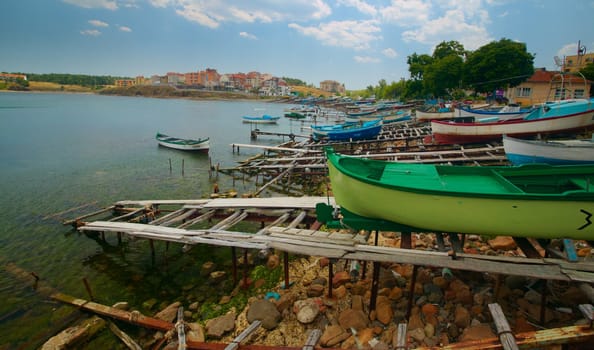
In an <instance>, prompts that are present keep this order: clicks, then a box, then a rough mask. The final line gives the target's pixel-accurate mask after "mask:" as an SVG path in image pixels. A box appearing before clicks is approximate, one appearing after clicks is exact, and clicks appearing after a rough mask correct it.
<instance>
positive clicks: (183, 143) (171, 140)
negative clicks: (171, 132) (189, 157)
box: [155, 133, 210, 152]
mask: <svg viewBox="0 0 594 350" xmlns="http://www.w3.org/2000/svg"><path fill="white" fill-rule="evenodd" d="M155 138H156V140H157V143H158V144H159V145H160V146H163V147H167V148H172V149H177V150H180V151H195V152H208V150H209V149H210V139H209V138H205V139H200V140H191V139H180V138H176V137H171V136H167V135H164V134H160V133H157V136H156V137H155Z"/></svg>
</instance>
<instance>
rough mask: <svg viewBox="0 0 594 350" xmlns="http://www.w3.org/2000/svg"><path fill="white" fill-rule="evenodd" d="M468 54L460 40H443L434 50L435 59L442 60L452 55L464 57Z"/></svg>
mask: <svg viewBox="0 0 594 350" xmlns="http://www.w3.org/2000/svg"><path fill="white" fill-rule="evenodd" d="M466 54H467V52H466V50H464V46H463V45H462V44H460V43H459V42H457V41H455V40H453V41H442V42H441V43H439V44H438V45H437V46H436V47H435V50H433V59H434V60H440V59H442V58H445V57H447V56H450V55H456V56H460V57H462V58H463V57H464V56H466Z"/></svg>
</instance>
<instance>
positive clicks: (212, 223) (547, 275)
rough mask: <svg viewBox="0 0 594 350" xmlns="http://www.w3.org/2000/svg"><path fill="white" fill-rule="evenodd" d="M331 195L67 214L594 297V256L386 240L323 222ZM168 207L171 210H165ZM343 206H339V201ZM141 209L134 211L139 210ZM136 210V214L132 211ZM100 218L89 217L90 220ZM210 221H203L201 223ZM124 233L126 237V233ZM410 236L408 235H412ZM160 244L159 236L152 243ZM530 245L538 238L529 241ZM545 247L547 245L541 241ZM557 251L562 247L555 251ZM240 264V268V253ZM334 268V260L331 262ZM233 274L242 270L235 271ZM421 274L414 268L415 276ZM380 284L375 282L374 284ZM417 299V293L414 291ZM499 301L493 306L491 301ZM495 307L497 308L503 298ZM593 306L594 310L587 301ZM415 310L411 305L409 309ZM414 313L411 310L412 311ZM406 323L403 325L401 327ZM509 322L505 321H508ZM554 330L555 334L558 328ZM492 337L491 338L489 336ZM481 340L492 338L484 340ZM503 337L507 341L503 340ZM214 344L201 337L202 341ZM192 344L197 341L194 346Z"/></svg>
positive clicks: (223, 242) (580, 337)
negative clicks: (321, 208)
mask: <svg viewBox="0 0 594 350" xmlns="http://www.w3.org/2000/svg"><path fill="white" fill-rule="evenodd" d="M319 203H324V204H326V205H328V206H330V207H335V203H334V199H333V198H332V197H274V198H219V199H198V200H140V201H134V200H126V201H119V202H116V203H114V204H113V205H110V206H108V207H106V210H103V211H96V212H93V213H90V214H88V215H82V216H80V217H78V218H75V219H72V220H68V221H65V222H64V223H65V224H71V225H75V226H76V227H77V228H78V230H80V231H83V232H89V231H92V232H101V233H102V234H105V233H109V232H111V233H117V234H118V235H123V236H124V237H128V236H129V237H133V238H143V239H148V240H150V241H153V240H158V241H166V242H174V243H178V244H183V245H188V246H192V245H196V244H208V245H213V246H220V247H231V248H232V249H236V248H241V249H255V250H276V251H280V252H283V254H284V262H285V266H284V268H285V270H286V271H288V265H287V264H288V254H296V255H301V256H319V257H326V258H330V259H331V261H335V262H337V261H342V260H344V261H360V262H370V263H372V265H373V271H374V273H373V276H374V277H373V279H374V280H375V279H376V278H377V276H379V269H381V265H380V263H399V264H411V265H413V266H415V269H416V267H418V266H425V267H433V268H440V269H442V268H448V269H452V270H459V271H474V272H479V273H488V274H494V275H498V276H499V275H517V276H523V277H527V278H533V279H541V280H549V281H558V282H562V283H575V284H577V285H579V286H580V288H581V289H582V291H583V292H584V293H585V294H586V295H587V296H588V297H589V298H590V300H591V302H592V303H594V292H593V290H592V287H591V283H594V261H591V260H589V259H584V258H581V259H578V261H571V260H573V259H570V258H569V257H568V256H567V255H566V254H565V252H563V251H560V250H558V249H553V248H546V249H547V250H551V253H552V254H550V256H553V257H552V258H550V257H544V256H541V255H538V256H536V255H534V254H533V253H532V251H533V250H536V248H537V247H535V245H538V242H537V241H535V240H526V241H527V242H521V243H522V244H519V246H520V247H521V249H522V250H523V251H524V250H525V251H526V254H525V257H509V256H493V255H482V254H469V253H465V252H464V251H463V250H462V249H461V245H460V241H459V240H460V239H463V237H459V235H446V236H445V237H443V236H442V235H441V234H439V233H435V234H436V235H437V234H439V235H440V237H441V238H442V243H443V246H441V247H440V249H437V250H416V249H412V247H411V245H410V242H411V237H410V236H411V234H413V233H411V232H400V233H399V234H400V235H401V239H402V243H401V247H400V248H396V247H391V246H379V245H378V244H377V242H378V237H379V235H380V234H381V232H380V231H379V230H371V231H369V230H367V231H364V230H362V231H360V230H356V231H353V230H339V231H336V230H320V227H321V226H322V223H321V222H319V221H318V220H317V215H316V206H318V204H319ZM165 207H167V208H168V209H167V210H162V209H163V208H165ZM112 210H113V211H114V212H113V213H112V214H111V215H110V216H111V217H108V218H102V220H96V219H94V218H96V217H98V216H104V215H106V214H107V213H108V212H109V211H112ZM335 210H336V211H337V213H338V212H339V209H338V208H335ZM132 213H133V214H132ZM130 214H131V215H130ZM86 219H93V221H89V222H85V221H83V220H86ZM244 220H251V221H255V222H260V226H259V228H258V229H256V230H254V231H253V232H242V231H233V230H232V228H233V227H234V226H236V225H237V224H238V223H240V222H242V221H244ZM205 223H208V225H206V226H208V227H206V228H195V226H196V225H199V224H200V226H202V227H204V226H205V225H204V224H205ZM444 238H445V239H444ZM120 239H122V238H120ZM407 242H408V243H407ZM152 246H153V245H152V244H151V247H152ZM528 246H531V248H530V247H528ZM539 248H540V249H544V248H542V247H539ZM553 251H554V252H553ZM553 253H554V254H553ZM233 268H234V269H236V266H235V261H234V267H233ZM330 271H332V268H330ZM233 275H234V276H235V275H236V272H235V271H234V273H233ZM288 276H289V275H288V273H285V281H284V285H286V286H289V285H291V281H289V277H288ZM414 276H415V274H414V273H413V277H412V278H413V280H412V282H411V283H413V284H414V279H415V277H414ZM329 281H330V285H329V286H328V293H329V297H331V293H332V290H333V287H332V283H331V281H332V278H331V277H330V278H329ZM374 284H376V282H373V283H372V285H374ZM377 292H378V291H377V289H373V290H372V301H371V302H370V304H371V305H370V307H369V308H370V310H373V309H374V308H375V297H376V295H377ZM409 297H410V298H411V300H410V302H412V298H413V294H412V293H411V295H410V296H409ZM490 308H491V307H490ZM492 308H493V310H492V312H497V310H498V308H497V307H496V306H493V307H492ZM584 309H585V310H591V309H590V308H588V307H584ZM407 315H410V310H409V312H408V313H407ZM407 317H408V316H407ZM501 317H502V316H501V315H500V317H499V321H498V322H499V323H498V327H505V321H504V320H501ZM399 328H400V327H399ZM578 328H579V329H578V330H577V331H576V329H573V330H574V331H575V333H572V334H565V336H557V338H555V340H554V343H555V344H562V343H567V342H574V341H575V342H581V341H584V339H586V340H594V330H592V328H591V327H581V328H580V327H578ZM503 329H505V328H503ZM554 331H555V330H544V331H539V332H542V333H543V334H545V333H546V334H549V333H551V332H553V333H554ZM553 333H551V334H553ZM529 338H530V339H534V340H530V341H528V340H526V339H528V338H518V337H517V336H516V338H515V339H523V340H522V342H524V341H526V343H523V344H534V343H532V342H539V341H540V340H538V337H537V336H536V335H535V334H530V336H529ZM513 339H514V338H513V337H512V338H511V339H510V338H509V337H502V338H501V339H499V340H497V339H491V340H489V341H488V343H489V344H490V345H489V346H490V348H502V349H507V348H510V347H508V346H504V345H502V344H505V342H508V343H509V342H510V341H511V340H513ZM485 341H486V340H485ZM481 344H486V343H483V342H481ZM497 344H499V346H501V347H497ZM203 346H206V347H205V348H208V345H201V347H199V348H204V347H203ZM467 346H468V347H465V346H464V344H463V343H460V344H456V347H455V348H456V349H466V348H468V349H475V348H476V347H474V345H472V344H470V343H469V344H468V345H467ZM190 348H191V347H190Z"/></svg>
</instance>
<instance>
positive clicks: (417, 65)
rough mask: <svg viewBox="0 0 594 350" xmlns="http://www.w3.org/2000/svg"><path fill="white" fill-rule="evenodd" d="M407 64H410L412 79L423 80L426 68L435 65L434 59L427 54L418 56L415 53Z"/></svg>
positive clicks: (407, 59) (409, 69)
mask: <svg viewBox="0 0 594 350" xmlns="http://www.w3.org/2000/svg"><path fill="white" fill-rule="evenodd" d="M406 63H407V64H408V71H409V72H410V77H411V79H416V80H421V79H423V73H424V71H425V68H426V67H427V66H428V65H430V64H431V63H433V57H431V56H429V55H426V54H423V55H417V54H416V53H413V54H412V55H410V56H408V57H407V58H406Z"/></svg>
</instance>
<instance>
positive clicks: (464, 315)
mask: <svg viewBox="0 0 594 350" xmlns="http://www.w3.org/2000/svg"><path fill="white" fill-rule="evenodd" d="M454 324H455V325H456V326H458V327H459V328H466V327H468V325H469V324H470V312H468V310H467V309H466V308H465V307H463V306H461V305H456V310H455V311H454Z"/></svg>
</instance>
